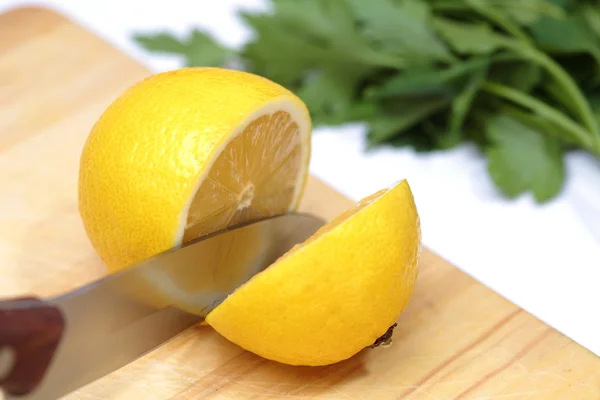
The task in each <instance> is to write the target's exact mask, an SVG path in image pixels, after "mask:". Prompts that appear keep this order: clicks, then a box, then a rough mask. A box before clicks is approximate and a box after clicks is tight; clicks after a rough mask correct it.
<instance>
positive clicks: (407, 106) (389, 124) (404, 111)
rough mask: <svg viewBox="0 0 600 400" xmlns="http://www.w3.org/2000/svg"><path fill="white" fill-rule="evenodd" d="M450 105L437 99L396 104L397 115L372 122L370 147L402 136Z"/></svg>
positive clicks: (393, 114) (375, 118) (443, 99)
mask: <svg viewBox="0 0 600 400" xmlns="http://www.w3.org/2000/svg"><path fill="white" fill-rule="evenodd" d="M448 103H449V100H448V99H445V98H437V97H430V98H422V99H415V100H410V101H401V102H397V103H395V105H394V109H395V110H397V111H396V112H395V113H388V114H378V115H376V116H375V117H374V118H373V119H372V120H371V121H370V124H369V125H370V128H371V129H370V131H369V134H368V136H367V138H368V142H369V145H370V146H373V145H376V144H380V143H383V142H385V141H386V140H389V139H391V138H392V137H394V136H396V135H399V134H402V132H404V131H405V130H407V129H408V128H411V127H413V126H414V125H415V124H417V123H418V122H419V121H421V120H422V119H424V118H425V117H427V116H429V115H431V114H433V113H435V112H436V111H439V110H441V109H442V108H444V107H447V106H448Z"/></svg>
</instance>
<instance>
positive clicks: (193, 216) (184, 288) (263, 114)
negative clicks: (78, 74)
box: [79, 68, 311, 313]
mask: <svg viewBox="0 0 600 400" xmlns="http://www.w3.org/2000/svg"><path fill="white" fill-rule="evenodd" d="M310 135H311V121H310V117H309V115H308V111H307V109H306V107H305V105H304V103H302V101H301V100H300V99H299V98H298V97H296V96H295V95H294V94H292V93H291V92H289V91H288V90H286V89H284V88H283V87H281V86H279V85H277V84H275V83H274V82H272V81H270V80H267V79H265V78H262V77H260V76H257V75H253V74H250V73H246V72H241V71H234V70H228V69H221V68H183V69H179V70H175V71H170V72H164V73H159V74H156V75H153V76H150V77H148V78H146V79H144V80H142V81H141V82H138V83H136V84H135V85H133V86H132V87H130V88H129V89H127V90H126V91H125V92H124V93H123V94H122V95H121V96H119V97H118V98H117V99H116V100H115V101H114V102H113V103H112V104H110V105H109V106H108V108H107V109H106V110H105V111H104V112H103V114H102V115H101V116H100V118H99V119H98V121H97V122H96V123H95V124H94V126H93V128H92V130H91V132H90V134H89V136H88V139H87V141H86V143H85V145H84V147H83V150H82V154H81V161H80V172H79V211H80V215H81V217H82V221H83V225H84V228H85V230H86V233H87V235H88V237H89V239H90V241H91V243H92V245H93V247H94V249H95V250H96V252H97V253H98V255H99V256H100V258H101V259H102V260H103V261H104V263H105V264H106V266H107V268H108V270H109V271H110V272H116V271H118V270H121V269H123V268H125V267H127V266H130V265H132V264H134V263H136V262H138V261H141V260H145V259H148V258H150V257H152V256H154V255H156V254H157V253H160V252H163V251H165V250H168V249H171V248H174V247H178V246H179V245H181V244H182V243H184V242H187V241H189V240H192V239H194V238H196V237H199V236H202V235H205V234H208V233H211V232H214V231H216V230H219V229H222V228H225V227H227V226H230V225H234V224H238V223H243V222H246V221H249V220H253V219H256V218H261V217H269V216H272V215H277V214H282V213H284V212H287V211H293V210H295V209H296V208H297V206H298V203H299V201H300V199H301V197H302V192H303V189H304V186H305V183H306V178H307V169H308V162H309V158H310ZM240 234H244V235H245V238H239V237H235V238H234V237H232V236H229V237H227V238H223V239H221V240H220V243H219V247H221V248H226V247H230V246H231V245H232V243H233V241H234V240H235V241H236V243H238V245H237V248H236V251H235V252H230V251H222V252H218V255H219V257H221V258H223V257H227V259H221V260H220V261H219V262H218V263H217V262H215V263H213V264H214V265H223V264H227V265H228V268H227V271H212V270H210V269H207V268H204V267H203V268H198V269H197V270H192V269H187V270H188V271H189V273H188V274H187V275H182V276H172V275H167V274H164V273H159V272H160V271H158V272H153V271H150V272H145V274H144V276H142V277H141V278H139V279H137V280H136V281H135V282H130V287H129V288H128V290H129V291H130V294H131V295H133V296H135V297H136V298H137V299H138V300H139V301H143V302H145V303H147V304H149V305H152V306H156V307H162V306H165V305H168V304H176V305H177V306H179V307H180V308H182V309H185V310H186V311H189V312H196V313H200V312H202V310H203V309H204V306H205V305H206V304H205V302H204V301H203V300H202V298H199V297H198V296H197V295H198V293H203V292H204V294H206V292H207V290H213V291H214V290H222V291H224V292H223V293H224V294H223V296H225V295H226V293H227V292H226V290H228V289H229V288H231V287H235V286H237V285H238V284H241V283H242V282H244V281H245V280H246V279H247V276H246V274H247V271H248V268H247V262H248V261H247V260H251V259H255V258H256V254H257V253H256V252H257V251H259V249H260V248H261V247H262V246H261V244H260V241H261V240H262V238H261V237H259V236H256V235H253V234H252V232H251V230H246V231H245V232H244V233H238V236H239V235H240ZM221 242H222V243H221ZM239 243H243V244H244V248H243V249H242V248H240V247H239ZM216 255H217V252H215V256H216ZM205 264H210V263H209V262H208V261H207V260H205V261H204V263H203V265H205ZM218 293H221V292H218Z"/></svg>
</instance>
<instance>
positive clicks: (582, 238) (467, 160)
mask: <svg viewBox="0 0 600 400" xmlns="http://www.w3.org/2000/svg"><path fill="white" fill-rule="evenodd" d="M24 4H29V5H32V4H45V5H48V6H50V7H51V8H54V9H57V10H60V11H62V12H63V13H64V14H67V15H68V16H70V17H71V18H72V19H74V20H75V21H77V22H79V23H80V24H82V25H84V26H86V27H87V28H88V29H90V30H92V31H94V32H95V33H96V34H98V35H100V36H102V37H104V38H105V39H106V40H108V41H109V42H111V43H112V44H114V45H115V46H117V47H118V48H120V49H121V50H123V51H124V52H126V53H128V54H129V55H130V56H132V57H134V58H136V59H137V60H138V61H140V62H142V63H143V64H145V65H146V66H148V67H149V68H150V69H152V70H154V71H161V70H166V69H172V68H176V67H178V66H180V65H181V64H180V60H178V59H176V58H169V57H157V56H155V55H149V54H147V53H146V52H145V51H143V50H142V49H140V48H139V47H137V46H136V45H135V43H134V42H133V41H132V40H131V35H132V33H133V32H149V31H154V30H163V29H164V30H169V31H172V32H175V33H177V34H181V35H183V34H185V33H186V32H187V31H188V30H189V29H190V28H191V27H194V26H196V27H201V28H204V29H206V30H208V31H209V32H211V33H213V34H214V35H215V37H216V38H218V39H219V40H220V41H221V42H223V43H225V44H228V45H232V46H237V45H239V44H241V43H243V41H244V40H245V39H246V38H247V37H248V34H249V31H248V30H247V29H245V28H244V27H243V26H242V25H241V24H240V22H239V21H238V20H237V19H236V17H235V9H236V7H238V6H243V7H244V8H252V9H256V8H259V7H264V4H263V2H262V1H259V0H246V1H244V0H238V1H231V0H230V1H224V0H219V1H215V0H202V1H191V0H190V1H184V0H170V1H149V0H147V1H141V0H140V1H118V0H114V1H107V0H105V1H102V2H100V1H97V2H92V1H82V0H63V1H60V0H55V1H48V0H47V1H39V2H37V3H35V2H23V1H18V0H0V12H1V11H4V10H6V9H8V8H11V7H15V6H19V5H24ZM0 84H2V83H1V82H0ZM363 137H364V131H363V129H362V128H361V127H360V126H358V125H354V126H347V127H343V128H336V129H318V130H316V131H315V133H314V135H313V138H314V139H313V158H312V161H311V170H312V173H313V174H315V175H317V176H319V177H320V178H322V179H324V180H325V181H326V182H328V183H329V184H331V185H332V186H334V187H335V188H337V189H338V190H340V191H341V192H343V193H345V194H347V195H348V196H350V197H351V198H353V199H355V200H358V199H360V198H361V197H363V196H366V195H368V194H370V193H372V192H374V191H376V190H378V189H380V188H382V187H385V186H388V185H389V184H391V183H393V182H395V181H398V180H399V179H402V178H407V179H408V181H409V183H410V185H411V186H412V188H413V191H414V193H415V197H416V201H417V206H418V208H419V212H420V214H421V217H422V226H423V240H424V242H425V245H426V246H428V247H429V248H431V249H433V250H434V251H436V252H437V253H438V254H440V255H442V256H444V257H445V258H447V259H449V260H450V261H451V262H453V263H454V264H456V265H457V266H458V267H459V268H461V269H462V270H464V271H465V272H467V273H469V274H471V275H472V276H474V277H475V278H477V279H478V280H480V281H481V282H483V283H485V284H486V285H488V286H489V287H491V288H492V289H494V290H496V291H497V292H499V293H501V294H502V295H504V296H505V297H507V298H508V299H509V300H511V301H513V302H515V303H517V304H518V305H520V306H521V307H523V308H525V309H526V310H528V311H529V312H531V313H533V314H534V315H536V316H537V317H539V318H541V319H542V320H544V321H545V322H547V323H548V324H550V325H552V326H554V327H555V328H557V329H559V330H560V331H562V332H563V333H565V334H567V335H568V336H570V337H571V338H573V339H574V340H576V341H578V342H579V343H581V344H582V345H584V346H585V347H587V348H589V349H590V350H592V351H594V352H595V353H596V354H599V355H600V322H598V316H599V315H600V313H599V312H598V308H599V307H600V288H599V287H598V286H599V285H600V162H599V161H598V160H595V159H593V158H592V157H591V156H587V155H585V154H572V155H570V156H569V158H568V174H569V180H568V183H567V187H566V190H565V192H564V193H563V195H562V196H561V197H560V198H559V199H557V200H556V201H553V202H552V203H550V204H547V205H544V206H538V205H536V204H535V203H534V202H533V201H532V199H531V198H530V197H529V196H524V197H522V198H520V199H517V200H516V201H508V200H505V199H503V198H501V196H500V195H499V194H498V193H497V192H496V191H495V189H494V187H493V185H492V184H491V182H490V180H489V179H488V176H487V174H486V166H485V160H484V159H483V158H482V157H481V156H480V155H479V154H477V152H476V151H475V150H474V149H472V148H470V147H468V146H465V147H462V148H459V149H456V150H454V151H450V152H444V153H434V154H426V155H417V154H415V153H413V152H412V151H410V150H398V149H391V148H383V149H379V150H377V151H373V152H369V153H366V152H365V151H364V141H363Z"/></svg>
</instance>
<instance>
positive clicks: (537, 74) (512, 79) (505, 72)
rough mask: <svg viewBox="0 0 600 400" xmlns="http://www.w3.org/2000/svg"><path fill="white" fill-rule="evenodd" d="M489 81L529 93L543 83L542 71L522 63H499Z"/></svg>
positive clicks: (534, 66)
mask: <svg viewBox="0 0 600 400" xmlns="http://www.w3.org/2000/svg"><path fill="white" fill-rule="evenodd" d="M489 80H490V81H494V82H499V83H502V84H504V85H506V86H510V87H513V88H515V89H518V90H520V91H522V92H527V93H529V92H531V91H532V90H533V89H534V88H535V87H536V86H538V85H539V84H540V82H541V81H542V69H541V68H540V66H539V65H537V64H532V63H529V62H522V61H517V62H512V63H499V64H497V65H496V66H495V67H494V68H492V71H491V72H490V77H489Z"/></svg>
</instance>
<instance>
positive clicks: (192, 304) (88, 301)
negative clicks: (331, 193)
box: [0, 214, 323, 400]
mask: <svg viewBox="0 0 600 400" xmlns="http://www.w3.org/2000/svg"><path fill="white" fill-rule="evenodd" d="M322 225H323V221H322V220H321V219H319V218H317V217H315V216H312V215H309V214H284V215H280V216H276V217H271V218H265V219H262V220H259V221H257V222H253V223H249V224H244V225H241V226H237V227H234V228H228V229H225V230H222V231H219V232H215V233H213V234H210V235H207V236H204V237H201V238H199V239H196V240H193V241H191V242H188V243H186V244H185V245H184V246H181V247H179V248H176V249H172V250H169V251H167V252H164V253H162V254H159V255H157V256H155V257H153V258H151V259H149V260H146V261H143V262H141V263H139V264H137V265H135V266H132V267H130V268H127V269H126V270H124V271H121V272H119V273H116V274H114V275H109V276H108V277H106V278H103V279H101V280H99V281H96V282H94V283H91V284H89V285H86V286H84V287H82V288H79V289H77V290H75V291H72V292H70V293H67V294H65V295H62V296H60V297H57V298H54V299H51V300H49V301H46V302H42V306H48V305H50V306H54V307H56V308H58V309H59V310H60V312H61V313H62V316H63V318H64V322H65V328H64V332H63V333H62V337H61V338H60V342H59V344H58V348H57V350H56V352H55V353H54V356H53V357H52V361H51V362H50V365H49V367H48V369H47V370H46V372H45V374H44V375H43V378H42V380H41V382H40V383H39V385H37V386H36V387H35V388H34V389H33V390H32V391H29V392H28V393H26V394H24V395H18V394H16V393H5V399H6V400H17V399H19V400H47V399H55V398H59V397H61V396H63V395H65V394H67V393H69V392H71V391H73V390H76V389H78V388H80V387H82V386H84V385H86V384H88V383H90V382H92V381H94V380H96V379H98V378H100V377H102V376H104V375H106V374H108V373H110V372H112V371H115V370H116V369H118V368H120V367H122V366H124V365H126V364H128V363H130V362H132V361H134V360H135V359H137V358H139V357H141V356H143V355H144V354H146V353H147V352H149V351H151V350H152V349H154V348H156V347H157V346H159V345H161V344H163V343H165V342H167V341H169V340H170V339H172V338H173V337H175V336H176V335H178V334H179V333H181V332H183V331H184V330H186V329H187V328H189V327H191V326H192V325H195V324H196V323H198V322H200V321H202V320H203V318H204V317H205V316H206V315H207V314H208V313H209V312H210V311H211V310H212V309H214V308H215V307H216V306H217V305H218V304H220V303H221V302H222V301H223V300H224V299H225V298H226V297H227V296H228V295H229V294H230V293H232V292H233V291H234V290H235V289H236V288H238V287H239V286H240V285H242V284H243V283H244V282H246V281H247V280H248V279H250V278H251V277H252V276H253V275H255V274H256V273H258V272H259V271H261V270H262V269H264V268H265V267H267V266H268V265H270V264H271V263H272V262H274V261H275V260H276V259H277V258H278V257H280V256H281V255H283V254H284V253H285V252H287V251H288V250H289V249H290V248H292V247H293V246H294V245H295V244H297V243H300V242H302V241H304V240H306V239H307V238H308V237H309V236H311V235H312V234H313V233H314V232H315V231H316V230H317V229H318V228H319V227H321V226H322ZM232 264H233V265H232ZM157 285H158V286H160V287H162V289H161V291H159V292H156V293H154V295H153V296H151V297H148V295H147V291H148V290H149V288H151V287H156V286H157ZM195 285H196V286H197V287H195ZM186 286H187V287H186ZM165 294H166V295H165ZM169 300H171V301H173V300H174V301H175V304H171V303H170V302H169ZM9 303H11V302H0V317H1V316H2V310H3V308H2V307H3V304H4V308H5V315H9V314H10V312H13V314H12V315H13V316H14V315H16V314H15V313H14V308H15V307H21V308H23V309H27V308H28V307H29V308H35V307H40V303H39V302H35V301H20V302H13V303H12V305H10V306H7V305H6V304H9ZM6 307H13V308H12V311H11V310H8V311H6ZM182 308H183V309H185V310H183V309H182ZM7 313H8V314H7ZM1 332H2V327H0V350H2V347H3V345H4V346H6V345H7V344H6V343H2V335H1ZM9 345H10V343H9ZM17 358H18V357H17ZM1 359H2V357H0V360H1ZM15 361H16V363H18V362H19V360H18V359H17V360H15ZM16 363H15V365H16ZM0 367H2V366H0ZM11 367H14V366H11ZM11 367H9V368H8V370H10V369H11ZM2 370H6V369H5V368H0V371H2ZM22 370H26V369H23V368H22ZM13 371H14V370H13ZM8 376H9V377H10V373H9V374H8ZM5 378H6V376H5ZM2 379H3V377H2V376H0V387H2V386H3V385H2ZM4 387H5V388H6V387H7V385H4Z"/></svg>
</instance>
